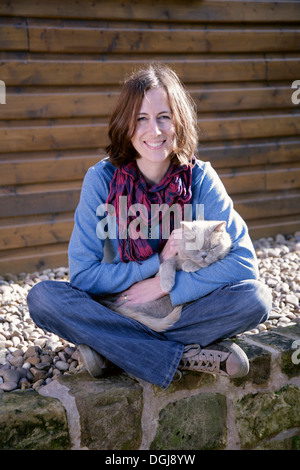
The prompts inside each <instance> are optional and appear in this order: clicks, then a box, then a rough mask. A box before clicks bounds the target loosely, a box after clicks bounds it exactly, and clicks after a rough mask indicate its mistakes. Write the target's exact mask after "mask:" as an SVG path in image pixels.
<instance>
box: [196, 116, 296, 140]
mask: <svg viewBox="0 0 300 470" xmlns="http://www.w3.org/2000/svg"><path fill="white" fill-rule="evenodd" d="M198 123H199V127H200V142H202V141H212V140H223V141H225V140H232V139H245V138H259V137H260V138H262V137H267V136H269V137H274V138H275V137H280V136H299V134H300V109H299V110H298V109H297V108H294V109H293V110H291V111H287V112H284V111H276V112H275V111H273V112H269V111H261V112H255V111H253V112H250V111H249V112H248V113H218V114H216V115H214V116H213V115H211V116H209V115H208V114H204V115H203V117H201V119H198Z"/></svg>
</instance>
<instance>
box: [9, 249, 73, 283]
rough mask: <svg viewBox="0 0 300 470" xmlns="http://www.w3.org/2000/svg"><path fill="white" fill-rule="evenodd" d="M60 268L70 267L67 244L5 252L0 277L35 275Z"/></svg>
mask: <svg viewBox="0 0 300 470" xmlns="http://www.w3.org/2000/svg"><path fill="white" fill-rule="evenodd" d="M59 266H68V244H67V243H56V244H54V245H45V246H37V247H27V248H21V249H15V250H6V251H3V252H2V253H1V258H0V275H3V274H6V273H20V272H28V273H33V272H36V271H41V270H43V269H46V268H50V267H51V268H55V267H59Z"/></svg>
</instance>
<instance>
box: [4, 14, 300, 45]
mask: <svg viewBox="0 0 300 470" xmlns="http://www.w3.org/2000/svg"><path fill="white" fill-rule="evenodd" d="M0 25H1V23H0ZM25 27H26V28H27V25H25ZM28 36H29V43H28V44H29V49H28V50H29V51H31V52H54V53H81V52H85V53H97V54H107V53H109V54H112V53H116V54H123V53H124V54H127V53H138V54H139V53H142V54H148V53H151V54H155V53H164V54H166V53H168V54H170V53H171V54H174V53H176V54H178V53H184V54H185V53H197V54H199V53H220V52H221V53H222V52H251V53H254V52H280V51H290V52H291V51H298V50H299V48H300V30H299V28H297V27H292V26H286V27H284V26H280V27H278V26H277V27H274V26H273V27H271V26H269V27H268V26H264V27H263V28H262V27H259V26H256V27H253V26H252V27H251V26H247V27H243V28H242V27H241V26H216V25H214V26H209V25H206V24H199V25H197V26H193V25H182V24H181V25H179V26H176V25H175V24H172V23H170V22H169V21H168V22H167V23H166V24H160V25H157V24H149V23H127V22H126V23H124V22H119V23H110V22H107V21H106V22H102V23H99V22H84V21H80V22H79V21H77V22H74V21H73V22H68V21H64V22H63V23H62V22H59V21H54V20H52V21H50V20H36V19H31V18H30V19H29V20H28ZM158 38H159V40H158ZM25 46H26V43H25ZM25 46H24V47H25ZM3 50H5V48H3ZM6 50H10V47H9V45H8V47H7V48H6ZM20 50H26V49H23V48H20Z"/></svg>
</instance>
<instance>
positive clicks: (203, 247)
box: [101, 220, 231, 332]
mask: <svg viewBox="0 0 300 470" xmlns="http://www.w3.org/2000/svg"><path fill="white" fill-rule="evenodd" d="M181 224H182V226H183V228H184V230H183V236H182V238H181V241H180V246H179V250H178V254H177V255H176V256H175V257H173V258H169V259H167V260H166V261H164V262H163V263H161V265H160V269H159V272H158V274H157V275H158V276H160V286H161V288H162V290H163V291H165V292H166V293H168V292H170V291H171V289H172V287H173V286H174V283H175V275H176V271H178V270H183V271H186V272H195V271H198V270H199V269H201V268H205V267H206V266H209V265H210V264H212V263H214V262H215V261H217V260H219V259H222V258H224V257H225V256H226V255H227V254H228V253H229V251H230V248H231V239H230V236H229V234H228V232H227V231H226V222H220V221H212V220H196V221H192V222H185V221H184V222H181ZM117 298H119V296H114V295H112V296H107V297H105V298H103V299H101V303H103V304H104V305H105V306H106V307H108V308H110V309H111V310H114V311H115V312H117V313H120V314H122V315H124V316H126V317H129V318H133V319H135V320H138V321H139V322H140V323H143V324H144V325H146V326H148V327H149V328H151V329H152V330H154V331H158V332H161V331H164V330H166V329H168V328H169V327H170V326H172V325H173V324H174V323H175V322H176V321H178V320H179V318H180V315H181V311H182V305H179V306H176V307H173V306H172V304H171V299H170V295H168V294H166V295H164V296H163V297H162V298H160V299H157V300H153V301H151V302H146V303H143V304H135V305H134V307H130V308H129V307H128V306H127V305H126V301H124V302H123V303H121V302H118V303H116V302H115V301H116V300H117Z"/></svg>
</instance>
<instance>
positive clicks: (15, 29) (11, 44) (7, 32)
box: [0, 17, 29, 51]
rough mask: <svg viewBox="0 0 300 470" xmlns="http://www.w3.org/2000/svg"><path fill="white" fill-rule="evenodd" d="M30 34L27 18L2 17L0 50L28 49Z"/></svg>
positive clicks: (0, 20)
mask: <svg viewBox="0 0 300 470" xmlns="http://www.w3.org/2000/svg"><path fill="white" fill-rule="evenodd" d="M28 47H29V45H28V34H27V24H26V20H25V18H5V19H2V18H1V17H0V50H2V51H28V50H29V49H28Z"/></svg>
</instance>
